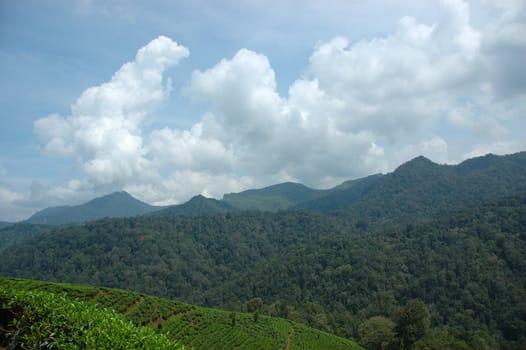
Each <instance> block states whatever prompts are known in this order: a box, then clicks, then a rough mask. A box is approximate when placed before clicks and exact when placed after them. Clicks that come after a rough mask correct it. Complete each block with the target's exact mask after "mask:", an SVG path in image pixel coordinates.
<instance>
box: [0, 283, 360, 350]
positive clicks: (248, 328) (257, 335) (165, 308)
mask: <svg viewBox="0 0 526 350" xmlns="http://www.w3.org/2000/svg"><path fill="white" fill-rule="evenodd" d="M0 286H1V287H2V289H4V290H8V291H10V293H8V294H10V295H11V297H12V296H13V295H17V296H19V295H21V294H22V295H27V294H31V293H33V294H36V295H40V294H38V293H48V295H51V296H55V297H56V298H58V299H60V298H61V297H60V296H61V295H63V294H64V293H65V294H66V295H67V297H68V298H73V299H76V300H77V303H78V304H76V305H78V306H77V308H78V307H82V304H85V305H89V307H91V308H93V305H96V307H97V310H105V309H113V310H115V311H116V312H117V313H119V314H121V315H122V316H124V317H125V318H126V319H127V320H129V321H131V322H132V323H134V324H135V325H137V326H147V327H150V328H153V329H155V330H156V332H157V333H159V336H163V337H164V336H165V335H168V336H169V337H170V338H172V339H173V340H176V341H177V342H178V343H180V344H183V345H185V346H186V347H192V348H194V349H196V350H199V349H210V350H213V349H247V350H250V349H280V350H281V349H298V350H299V349H314V350H315V349H320V350H321V349H336V350H337V349H349V350H351V349H362V348H361V347H360V346H358V345H357V344H356V343H355V342H353V341H351V340H346V339H343V338H339V337H336V336H334V335H331V334H328V333H325V332H321V331H318V330H315V329H312V328H309V327H306V326H304V325H302V324H298V323H296V322H290V321H287V320H284V319H280V318H275V317H268V316H263V315H261V316H254V314H252V313H251V314H249V313H239V312H238V313H232V312H227V311H221V310H215V309H208V308H201V307H196V306H193V305H189V304H185V303H179V302H176V301H173V300H169V299H163V298H158V297H153V296H148V295H143V294H139V293H133V292H127V291H124V290H118V289H111V288H97V287H90V286H81V285H72V284H63V283H60V284H59V283H49V282H38V281H34V280H22V279H11V278H0ZM49 293H53V294H49ZM0 295H1V294H0ZM4 298H5V297H4ZM3 304H4V303H2V305H3ZM58 306H60V307H62V305H58ZM2 307H3V308H4V309H5V307H4V306H2ZM50 311H55V310H50ZM56 311H58V310H56ZM60 312H62V313H63V311H60ZM91 312H94V311H93V310H92V311H91ZM98 312H102V311H98ZM110 315H111V314H110ZM75 317H77V316H76V315H75ZM2 326H3V325H2ZM74 331H76V329H71V332H74ZM90 331H93V330H92V329H90ZM142 332H143V333H144V332H145V331H142ZM111 334H112V335H113V334H114V333H111ZM118 335H120V334H116V335H115V336H116V337H117V336H118ZM1 345H2V344H1V343H0V346H1ZM134 348H136V347H134ZM145 348H151V349H153V348H159V347H145Z"/></svg>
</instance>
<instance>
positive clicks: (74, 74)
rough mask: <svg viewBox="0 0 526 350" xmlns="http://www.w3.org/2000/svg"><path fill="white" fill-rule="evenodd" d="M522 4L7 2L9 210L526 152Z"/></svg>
mask: <svg viewBox="0 0 526 350" xmlns="http://www.w3.org/2000/svg"><path fill="white" fill-rule="evenodd" d="M525 32H526V9H525V5H524V2H523V1H520V0H506V1H501V2H498V3H497V4H494V3H493V2H490V1H486V0H480V1H462V0H443V1H425V2H422V1H416V0H415V1H409V0H408V1H394V0H375V1H339V0H329V1H323V2H321V1H312V0H306V1H291V0H289V1H287V0H285V1H274V0H270V1H264V2H263V1H243V2H240V1H230V0H228V1H124V0H114V1H101V0H78V1H70V0H68V1H66V0H55V1H36V0H35V1H31V0H27V1H26V0H16V1H15V0H5V1H2V2H1V3H0V76H2V79H0V105H1V106H2V108H1V110H0V150H1V151H0V220H6V221H16V220H21V219H24V218H26V217H28V216H29V215H31V214H32V213H33V212H34V211H36V210H39V209H42V208H44V207H48V206H52V205H61V204H76V203H81V202H83V201H86V200H88V199H91V198H93V197H95V196H99V195H103V194H107V193H110V192H112V191H116V190H126V191H128V192H130V193H131V194H133V195H134V196H136V197H137V198H140V199H142V200H144V201H147V202H149V203H154V204H170V203H180V202H184V201H186V200H188V199H189V198H190V197H192V196H193V195H196V194H204V195H207V196H211V197H216V198H221V197H222V195H223V194H224V193H228V192H238V191H241V190H244V189H247V188H254V187H262V186H265V185H269V184H273V183H277V182H283V181H297V182H302V183H305V184H307V185H309V186H312V187H316V188H326V187H329V186H333V185H336V184H338V183H340V182H342V181H344V180H346V179H351V178H356V177H360V176H365V175H368V174H371V173H375V172H388V171H392V170H393V169H394V168H395V167H396V166H398V165H399V164H400V163H402V162H404V161H407V160H409V159H411V158H412V157H415V156H417V155H424V156H427V157H429V158H430V159H432V160H433V161H435V162H439V163H456V162H459V161H462V160H464V159H466V158H468V157H473V156H477V155H483V154H486V153H489V152H492V153H496V154H506V153H513V152H517V151H521V150H525V149H526V141H525V138H524V136H523V135H524V132H525V129H526V123H525V119H526V118H525V117H526V116H525V115H524V112H525V110H526V102H525V101H526V98H525V97H526V66H525V65H524V63H523V62H522V60H523V58H524V57H526V39H525V36H524V33H525Z"/></svg>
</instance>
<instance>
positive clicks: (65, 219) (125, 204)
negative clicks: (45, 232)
mask: <svg viewBox="0 0 526 350" xmlns="http://www.w3.org/2000/svg"><path fill="white" fill-rule="evenodd" d="M158 209H159V207H154V206H151V205H149V204H146V203H144V202H141V201H140V200H138V199H136V198H133V197H132V196H130V195H129V194H128V193H126V192H115V193H113V194H110V195H107V196H104V197H100V198H96V199H94V200H91V201H89V202H87V203H85V204H82V205H76V206H62V207H51V208H47V209H44V210H42V211H39V212H37V213H35V214H34V215H33V216H31V217H30V218H29V219H27V220H26V223H30V224H47V225H63V224H70V223H79V222H86V221H90V220H97V219H102V218H105V217H129V216H136V215H143V214H146V213H149V212H151V211H154V210H158Z"/></svg>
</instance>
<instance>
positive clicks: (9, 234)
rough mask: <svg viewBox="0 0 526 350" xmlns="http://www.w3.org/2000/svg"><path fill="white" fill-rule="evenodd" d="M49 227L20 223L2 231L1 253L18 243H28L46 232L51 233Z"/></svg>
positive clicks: (0, 239) (0, 237)
mask: <svg viewBox="0 0 526 350" xmlns="http://www.w3.org/2000/svg"><path fill="white" fill-rule="evenodd" d="M50 229H51V227H50V226H49V225H37V224H26V223H23V222H22V223H18V224H13V225H10V226H8V227H4V228H3V229H0V251H2V250H4V249H6V248H7V247H9V246H12V245H15V244H17V243H22V242H24V241H28V240H30V239H31V238H33V237H35V236H38V235H40V234H42V233H44V232H46V231H49V230H50Z"/></svg>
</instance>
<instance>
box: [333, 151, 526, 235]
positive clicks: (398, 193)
mask: <svg viewBox="0 0 526 350" xmlns="http://www.w3.org/2000/svg"><path fill="white" fill-rule="evenodd" d="M525 159H526V152H520V153H516V154H512V155H506V156H495V155H486V156H484V157H477V158H473V159H469V160H466V161H464V162H462V163H460V164H458V165H439V164H436V163H433V162H432V161H430V160H429V159H427V158H425V157H417V158H415V159H413V160H411V161H409V162H406V163H404V164H402V165H400V166H399V167H398V168H397V169H395V171H393V172H392V173H388V174H386V175H383V176H381V177H380V178H379V179H377V181H375V182H374V184H373V185H372V186H370V187H369V188H368V189H367V192H366V194H365V195H363V196H361V197H360V198H358V199H357V200H355V201H352V202H350V205H348V206H347V207H343V206H342V207H343V208H342V209H340V210H338V211H336V212H335V213H337V215H339V216H341V217H344V218H346V219H350V220H351V221H354V222H357V221H362V222H363V221H364V219H367V221H368V222H367V224H366V226H367V225H373V226H375V227H379V226H382V225H390V224H394V223H401V222H404V223H407V222H414V221H415V220H429V219H432V218H439V217H440V216H443V215H445V214H447V213H450V212H455V211H458V210H462V209H466V208H470V207H472V206H476V205H478V204H480V203H482V202H484V201H487V200H491V199H493V198H499V197H503V196H508V195H514V194H516V193H521V192H526V161H525Z"/></svg>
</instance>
